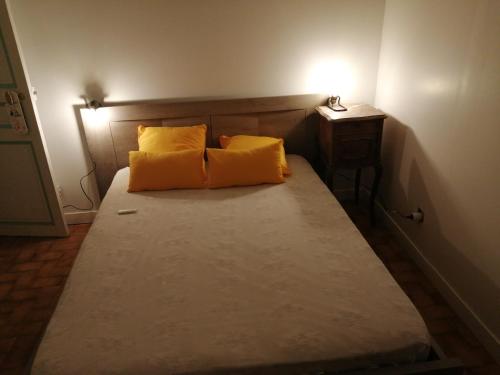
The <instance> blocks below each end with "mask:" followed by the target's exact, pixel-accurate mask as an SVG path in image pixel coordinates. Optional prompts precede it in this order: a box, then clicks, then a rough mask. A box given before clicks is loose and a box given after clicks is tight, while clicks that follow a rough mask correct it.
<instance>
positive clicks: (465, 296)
mask: <svg viewBox="0 0 500 375" xmlns="http://www.w3.org/2000/svg"><path fill="white" fill-rule="evenodd" d="M499 36H500V2H499V1H495V0H492V1H488V0H477V1H468V0H460V1H459V0H440V1H435V0H407V1H400V0H388V1H387V2H386V9H385V20H384V28H383V36H382V47H381V52H380V65H379V67H380V70H379V76H378V87H377V95H376V105H377V106H378V107H380V108H381V109H382V110H384V111H386V112H387V113H389V114H390V115H391V116H392V118H391V119H389V120H387V121H386V126H385V130H384V133H385V134H384V145H383V162H384V167H385V176H384V179H383V187H382V197H383V200H384V204H385V206H386V207H387V208H388V209H393V208H396V209H399V210H402V211H407V210H413V209H415V208H416V207H421V208H422V209H423V210H424V213H425V221H424V223H423V224H421V225H416V224H414V223H411V222H410V223H407V222H405V221H404V220H401V219H399V218H397V217H395V218H394V219H395V220H397V221H398V224H399V225H400V226H401V228H403V230H404V231H405V232H406V234H407V235H408V236H409V237H410V238H411V240H412V241H413V242H414V243H415V244H416V245H417V246H418V248H419V249H420V251H421V252H422V253H423V255H424V256H425V257H426V258H427V259H428V260H429V261H430V262H431V263H432V265H433V266H434V267H435V268H436V269H437V271H438V272H439V273H440V274H441V275H442V276H444V278H445V279H446V280H447V281H448V283H449V284H450V285H451V287H452V288H453V289H454V290H455V291H456V292H457V293H458V294H459V296H460V297H461V298H462V300H463V302H465V304H467V305H468V306H469V307H470V309H471V311H472V312H473V314H476V315H477V317H478V318H479V319H480V320H481V321H482V323H484V328H486V331H487V330H489V331H490V333H491V334H492V338H493V341H496V344H495V345H496V348H497V350H499V348H500V346H499V344H500V342H499V341H498V339H499V338H500V251H499V250H500V198H499V192H500V173H499V172H500V169H499V165H500V148H499V144H500V120H499V118H500V117H499V114H498V106H499V104H500V71H499V69H500V49H499V41H500V40H499ZM486 333H487V332H486Z"/></svg>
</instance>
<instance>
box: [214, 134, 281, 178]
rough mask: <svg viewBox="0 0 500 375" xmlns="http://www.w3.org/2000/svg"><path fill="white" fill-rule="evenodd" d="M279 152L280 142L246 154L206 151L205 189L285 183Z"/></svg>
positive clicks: (251, 150)
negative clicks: (206, 182) (206, 184)
mask: <svg viewBox="0 0 500 375" xmlns="http://www.w3.org/2000/svg"><path fill="white" fill-rule="evenodd" d="M280 148H281V143H279V142H275V143H271V144H270V145H267V146H264V147H259V148H252V149H249V150H224V149H220V148H208V149H207V155H208V187H209V188H219V187H226V186H245V185H258V184H266V183H270V184H277V183H281V182H284V181H285V179H284V178H283V170H282V168H281V158H280V155H281V154H280Z"/></svg>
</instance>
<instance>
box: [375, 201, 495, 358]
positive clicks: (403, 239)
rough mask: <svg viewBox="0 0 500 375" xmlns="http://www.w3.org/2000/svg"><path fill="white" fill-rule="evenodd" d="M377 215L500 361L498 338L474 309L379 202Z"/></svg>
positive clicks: (377, 203)
mask: <svg viewBox="0 0 500 375" xmlns="http://www.w3.org/2000/svg"><path fill="white" fill-rule="evenodd" d="M376 211H377V217H378V218H380V219H382V220H383V221H384V224H385V226H386V227H387V228H388V229H389V230H390V231H391V232H392V233H393V234H394V235H395V237H396V238H397V240H398V241H399V243H400V244H401V245H402V246H403V248H404V249H405V250H406V252H407V253H408V255H409V256H410V257H411V258H412V259H413V260H414V261H415V263H417V265H418V266H419V267H420V269H421V270H422V271H423V272H424V273H425V275H426V276H427V277H428V278H429V279H430V280H431V282H432V283H433V284H434V286H435V287H436V288H437V289H438V290H439V291H440V292H441V294H442V296H443V297H444V298H445V299H446V301H447V302H448V303H449V304H450V306H451V307H452V308H453V310H454V311H455V312H456V313H457V315H458V316H459V317H460V318H461V319H462V320H463V321H464V323H465V324H467V325H468V326H469V328H470V329H471V330H472V331H473V332H474V333H475V334H476V335H477V338H478V340H479V341H481V343H482V344H483V345H484V347H485V348H486V349H487V350H488V351H489V352H490V354H491V355H492V356H493V357H494V358H495V360H496V361H497V362H499V363H500V340H499V338H498V337H497V336H496V335H495V334H494V333H493V332H491V331H490V330H489V329H488V327H487V326H486V324H484V322H483V321H482V320H481V318H480V317H479V316H477V315H476V313H475V312H474V310H473V309H472V308H471V307H470V306H469V305H468V304H467V302H465V301H464V300H463V299H462V298H461V297H460V295H459V294H458V293H457V291H456V290H455V289H454V288H453V286H452V285H450V283H449V282H448V281H447V280H446V279H445V277H444V276H443V275H442V274H441V273H440V272H439V270H438V269H437V268H436V267H434V265H433V264H432V263H431V262H430V261H429V260H428V259H427V258H426V257H425V255H424V254H423V253H422V251H420V249H419V248H418V246H417V245H416V244H415V243H414V242H413V241H412V239H411V238H410V237H409V236H408V235H407V234H406V232H405V231H404V230H403V229H402V228H401V227H400V226H399V224H398V223H397V222H396V221H395V220H394V218H393V217H392V216H391V215H390V214H389V213H388V212H387V211H386V210H385V209H384V207H383V206H382V204H380V202H376Z"/></svg>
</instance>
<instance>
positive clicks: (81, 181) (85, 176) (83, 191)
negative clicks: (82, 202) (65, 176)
mask: <svg viewBox="0 0 500 375" xmlns="http://www.w3.org/2000/svg"><path fill="white" fill-rule="evenodd" d="M92 164H93V167H92V169H91V170H90V171H89V172H88V173H87V174H85V175H83V176H82V177H81V178H80V189H81V190H82V193H83V195H85V198H87V200H88V201H89V203H90V207H88V208H83V207H78V206H75V205H73V204H66V205H64V206H63V208H67V207H71V208H74V209H75V210H78V211H91V210H92V209H93V208H94V205H95V204H94V201H93V200H92V198H90V196H89V195H88V193H87V192H86V191H85V188H84V187H83V180H85V179H86V178H87V177H89V176H90V175H91V174H92V173H93V172H94V171H95V170H96V167H97V164H96V162H95V161H94V160H92Z"/></svg>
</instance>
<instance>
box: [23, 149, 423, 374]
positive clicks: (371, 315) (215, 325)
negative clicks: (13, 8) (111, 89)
mask: <svg viewBox="0 0 500 375" xmlns="http://www.w3.org/2000/svg"><path fill="white" fill-rule="evenodd" d="M288 159H289V164H290V167H291V170H292V171H293V175H292V176H291V177H289V178H288V179H287V182H286V183H284V184H281V185H262V186H256V187H238V188H229V189H219V190H208V189H207V190H177V191H164V192H144V193H133V194H129V193H127V192H126V187H127V183H128V169H122V170H120V171H119V172H118V173H117V175H116V176H115V179H114V181H113V184H112V186H111V188H110V189H109V191H108V193H107V195H106V197H105V199H104V201H103V202H102V205H101V208H100V210H99V213H98V215H97V218H96V220H95V222H94V224H93V225H92V227H91V229H90V231H89V234H88V235H87V237H86V239H85V241H84V243H83V245H82V248H81V250H80V254H79V255H78V258H77V260H76V262H75V265H74V267H73V270H72V272H71V275H70V277H69V280H68V282H67V284H66V287H65V290H64V293H63V295H62V297H61V299H60V301H59V305H58V307H57V309H56V311H55V313H54V316H53V317H52V320H51V322H50V324H49V326H48V328H47V331H46V333H45V336H44V338H43V340H42V343H41V345H40V347H39V350H38V353H37V355H36V358H35V361H34V364H33V367H32V373H33V374H36V375H38V374H51V375H54V374H73V375H76V374H85V375H87V374H178V373H191V372H198V371H202V370H203V371H207V370H214V369H218V368H235V369H236V368H241V367H247V366H266V365H272V364H283V363H296V362H316V361H323V360H341V359H344V360H345V359H351V358H367V359H369V360H371V361H373V362H387V361H400V362H409V361H413V360H416V359H417V357H418V356H419V355H422V353H425V350H426V348H427V345H428V344H429V338H428V333H427V330H426V328H425V325H424V322H423V320H422V319H421V317H420V315H419V314H418V312H417V311H416V309H415V307H414V306H413V305H412V303H411V302H410V301H409V299H408V298H407V297H406V295H405V294H404V293H403V291H402V290H401V289H400V288H399V286H398V285H397V284H396V282H395V281H394V280H393V278H392V277H391V276H390V274H389V273H388V271H387V270H386V269H385V267H384V265H383V264H382V262H381V261H380V260H379V259H378V258H377V256H376V255H375V254H374V253H373V251H372V250H371V248H370V247H369V245H368V244H367V243H366V242H365V240H364V239H363V238H362V236H361V235H360V233H359V232H358V230H357V229H356V228H355V226H354V225H353V224H352V223H351V221H350V220H349V218H348V217H347V215H346V213H345V212H344V211H343V209H342V208H341V206H340V205H339V203H338V202H337V201H336V200H335V198H334V197H333V196H332V195H331V194H330V192H329V191H328V190H327V188H326V187H325V186H324V185H323V184H322V182H321V181H320V179H319V178H318V177H317V175H316V174H315V173H314V171H313V170H312V168H311V167H310V165H309V164H308V163H307V162H306V161H305V160H304V159H302V158H301V157H298V156H293V155H292V156H288ZM128 208H136V209H137V210H138V211H137V213H136V214H132V215H123V216H118V215H117V214H116V212H117V210H118V209H128Z"/></svg>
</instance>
